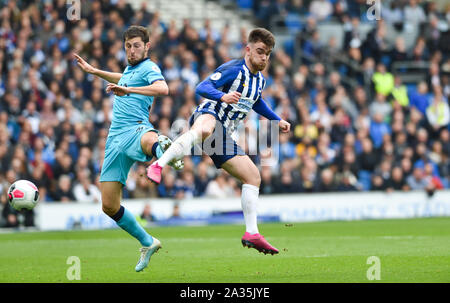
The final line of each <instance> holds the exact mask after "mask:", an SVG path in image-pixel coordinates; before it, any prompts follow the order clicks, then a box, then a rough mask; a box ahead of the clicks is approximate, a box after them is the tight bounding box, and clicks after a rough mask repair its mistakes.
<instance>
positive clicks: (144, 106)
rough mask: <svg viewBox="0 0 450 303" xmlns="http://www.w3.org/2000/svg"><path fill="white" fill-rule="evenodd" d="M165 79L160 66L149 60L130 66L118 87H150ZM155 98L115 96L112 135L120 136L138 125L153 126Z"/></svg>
mask: <svg viewBox="0 0 450 303" xmlns="http://www.w3.org/2000/svg"><path fill="white" fill-rule="evenodd" d="M158 80H164V77H163V75H162V73H161V70H160V69H159V67H158V65H156V64H155V63H154V62H152V61H151V60H150V59H149V58H147V59H145V60H143V61H141V62H140V63H138V64H136V65H134V66H131V65H128V66H127V67H126V68H125V70H124V72H123V74H122V77H121V78H120V80H119V83H118V85H120V86H127V87H140V86H148V85H151V84H152V83H153V82H155V81H158ZM153 99H154V97H150V96H144V95H141V94H128V95H124V96H121V97H120V96H115V97H114V104H113V118H112V122H111V127H110V129H109V134H110V135H115V134H120V133H122V132H124V131H126V129H127V128H129V127H132V126H135V125H136V123H141V124H143V125H151V124H150V122H149V112H150V108H151V106H152V104H153Z"/></svg>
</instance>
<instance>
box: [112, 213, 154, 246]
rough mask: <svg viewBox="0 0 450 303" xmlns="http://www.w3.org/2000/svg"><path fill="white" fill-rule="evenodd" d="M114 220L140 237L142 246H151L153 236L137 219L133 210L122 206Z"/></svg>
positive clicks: (134, 235) (127, 230)
mask: <svg viewBox="0 0 450 303" xmlns="http://www.w3.org/2000/svg"><path fill="white" fill-rule="evenodd" d="M112 218H113V220H115V221H116V222H117V225H119V226H120V227H121V228H122V229H123V230H125V231H126V232H127V233H129V234H130V235H132V236H133V237H135V238H136V239H138V241H139V242H141V244H142V246H150V245H152V243H153V238H152V236H150V235H149V234H148V233H147V232H146V231H145V229H143V228H142V226H141V225H139V223H138V222H137V221H136V218H135V217H134V216H133V214H132V213H131V212H129V211H128V210H127V209H125V208H124V207H123V206H120V209H119V211H118V212H117V214H115V215H114V216H113V217H112Z"/></svg>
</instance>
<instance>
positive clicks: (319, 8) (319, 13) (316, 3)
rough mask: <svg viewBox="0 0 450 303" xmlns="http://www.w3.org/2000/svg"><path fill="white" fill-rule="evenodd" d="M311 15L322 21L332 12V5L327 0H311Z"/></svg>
mask: <svg viewBox="0 0 450 303" xmlns="http://www.w3.org/2000/svg"><path fill="white" fill-rule="evenodd" d="M309 12H310V13H311V16H313V17H315V18H316V19H317V20H318V21H322V20H324V19H326V18H328V16H330V15H331V14H332V13H333V6H332V4H331V2H330V1H328V0H313V1H311V4H310V5H309Z"/></svg>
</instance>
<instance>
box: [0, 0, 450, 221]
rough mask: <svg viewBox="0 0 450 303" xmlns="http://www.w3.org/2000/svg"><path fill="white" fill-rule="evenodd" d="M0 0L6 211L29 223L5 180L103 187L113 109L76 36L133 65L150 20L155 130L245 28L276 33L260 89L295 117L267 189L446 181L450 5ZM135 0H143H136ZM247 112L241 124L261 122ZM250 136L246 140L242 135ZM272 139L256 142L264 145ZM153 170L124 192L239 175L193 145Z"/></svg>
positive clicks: (86, 198)
mask: <svg viewBox="0 0 450 303" xmlns="http://www.w3.org/2000/svg"><path fill="white" fill-rule="evenodd" d="M81 3H82V5H81V14H80V16H81V20H73V21H69V20H68V19H67V10H68V6H67V4H66V1H64V0H62V1H31V0H30V1H6V0H0V7H1V9H0V182H1V184H0V200H1V218H0V226H4V227H16V226H18V225H25V226H32V225H34V220H33V211H31V212H28V213H26V214H25V215H24V216H20V215H18V214H17V213H16V212H15V211H14V210H12V209H11V208H10V207H9V205H8V203H7V201H6V195H5V191H6V190H7V189H8V187H9V185H10V184H11V183H12V182H13V181H14V180H17V179H29V180H31V181H33V182H34V183H35V184H36V185H38V187H39V188H40V192H41V203H42V204H47V203H49V204H50V203H54V204H55V203H66V202H69V201H71V203H88V204H92V203H98V201H99V200H100V197H99V192H98V177H99V172H100V168H101V164H102V160H103V159H102V158H103V152H104V146H105V139H106V135H107V130H108V127H109V123H110V119H111V107H112V98H113V97H112V96H111V95H109V94H106V92H105V90H104V88H105V85H106V82H104V81H103V80H101V79H98V78H95V77H93V76H90V75H85V74H84V73H83V72H82V71H81V70H80V69H79V68H78V67H77V65H76V63H75V62H74V60H73V57H72V55H71V52H72V51H75V52H77V53H78V54H80V55H81V56H82V57H84V58H85V59H87V60H88V62H89V63H91V64H92V65H95V66H97V67H99V68H101V69H106V70H110V71H116V72H121V71H122V70H123V69H124V67H125V66H126V58H125V53H124V50H123V46H122V43H123V42H122V33H123V31H124V29H125V28H126V27H127V26H129V25H131V24H139V25H143V26H146V27H148V28H149V29H150V31H151V38H150V41H151V42H152V48H151V52H150V56H151V59H152V60H153V61H155V62H157V63H158V64H159V66H160V67H161V69H162V71H163V74H164V76H165V78H166V81H167V82H168V84H169V89H170V96H167V97H164V98H157V99H156V100H155V102H154V106H153V108H152V111H151V115H150V120H151V122H152V123H153V124H154V125H155V127H156V128H157V129H159V130H160V131H161V132H162V133H163V134H165V135H168V136H169V137H172V138H173V137H175V136H176V135H177V133H176V132H174V128H173V127H172V125H174V123H175V125H177V123H179V121H183V120H186V119H187V118H188V117H189V115H190V113H191V112H192V110H193V109H194V108H195V106H196V105H197V104H198V103H199V102H200V99H199V97H198V96H196V95H195V93H194V88H195V85H196V84H197V83H198V82H199V81H201V80H202V79H204V78H205V77H206V76H207V75H208V74H210V73H211V72H213V71H214V69H215V68H216V67H217V66H218V65H220V64H222V63H224V62H226V61H228V60H230V59H232V58H236V57H240V56H242V54H243V53H242V47H243V45H245V39H246V36H247V34H248V32H249V30H250V29H251V28H253V27H256V26H263V27H266V28H268V29H270V30H271V31H272V32H273V33H274V34H275V35H276V38H277V45H276V48H275V50H274V52H273V54H272V57H271V64H270V67H269V68H268V70H267V71H265V76H266V79H267V80H268V84H267V89H266V90H265V91H264V93H263V97H264V99H265V100H266V101H267V102H268V103H269V105H270V106H271V107H272V108H273V109H274V110H275V111H276V112H277V114H279V115H280V116H281V117H283V119H285V120H287V121H290V122H291V123H292V132H291V133H290V134H289V135H280V153H279V155H278V159H274V161H273V163H274V165H272V166H263V167H261V176H262V184H261V195H262V196H266V195H271V194H288V193H290V194H293V193H313V192H314V193H315V192H320V193H323V192H366V191H387V192H391V191H427V192H428V193H429V194H430V195H431V194H432V193H433V192H434V191H435V190H442V189H448V188H449V186H450V159H449V155H450V135H449V129H450V126H449V119H450V117H449V104H448V99H449V94H450V81H449V80H450V78H449V77H450V57H449V54H450V49H449V48H450V39H449V33H450V32H449V25H450V5H448V4H447V5H446V4H445V1H433V2H431V1H419V2H418V3H416V1H414V0H411V1H382V6H381V10H380V12H381V15H380V20H369V19H368V15H367V12H368V10H369V9H370V5H367V4H366V3H365V1H357V0H346V1H345V0H343V1H338V0H335V1H332V0H330V1H328V0H313V1H307V0H303V1H302V0H300V1H299V0H292V1H288V0H277V1H256V0H254V1H251V0H247V1H244V0H241V1H232V0H229V1H192V0H191V1H181V0H180V1H149V2H148V3H147V4H145V3H146V1H129V2H127V1H123V0H119V1H82V2H81ZM141 3H142V4H141ZM259 119H260V118H259V117H258V116H257V115H256V114H253V115H250V117H249V120H248V122H247V125H248V127H250V128H258V127H259V123H258V122H259ZM247 148H248V147H247ZM269 156H270V153H269V152H268V151H267V150H263V151H261V152H260V156H258V157H253V160H254V161H255V163H257V164H259V163H260V161H261V159H260V158H259V157H269ZM185 162H186V165H185V169H184V170H183V171H182V172H180V173H175V172H174V171H173V170H170V169H168V170H167V171H165V172H164V175H165V177H164V181H163V184H161V185H159V186H157V187H156V186H154V185H153V184H152V183H150V182H148V181H147V179H146V178H142V177H141V175H142V174H143V171H144V169H145V166H144V165H142V164H141V165H136V166H135V167H134V168H133V169H132V171H131V173H130V177H129V179H128V182H127V186H126V188H125V193H124V198H125V199H134V198H150V201H151V199H152V198H170V199H172V200H175V201H179V200H180V201H181V200H182V199H189V198H191V197H202V196H203V197H210V198H225V197H236V198H238V197H239V196H240V186H239V184H238V183H236V181H235V180H234V179H232V178H230V177H229V176H227V175H226V174H224V173H222V172H220V171H216V170H215V168H214V167H213V165H212V162H211V161H210V160H209V159H208V158H207V157H192V158H190V157H186V158H185Z"/></svg>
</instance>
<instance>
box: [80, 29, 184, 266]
mask: <svg viewBox="0 0 450 303" xmlns="http://www.w3.org/2000/svg"><path fill="white" fill-rule="evenodd" d="M124 43H125V50H126V54H127V59H128V66H127V67H126V68H125V70H124V72H123V74H120V73H111V72H106V71H102V70H99V69H96V68H94V67H92V66H91V65H89V64H88V63H87V62H86V61H85V60H83V59H82V58H81V57H80V56H78V55H77V54H74V56H75V57H76V59H77V63H78V65H79V66H80V67H81V68H82V69H83V70H84V71H85V72H88V73H90V74H93V75H96V76H99V77H101V78H103V79H105V80H107V81H109V82H110V83H108V85H107V87H106V91H107V92H112V93H113V94H114V95H115V98H114V105H113V118H112V122H111V126H110V129H109V133H108V138H107V140H106V148H105V158H104V162H103V165H102V170H101V175H100V182H101V183H100V190H101V194H102V209H103V211H104V212H105V213H106V214H107V215H108V216H110V217H111V218H112V219H113V220H115V221H116V222H117V225H119V226H120V227H121V228H122V229H123V230H125V231H126V232H128V233H129V234H130V235H132V236H133V237H135V238H136V239H137V240H139V242H140V243H141V244H142V248H141V249H140V253H141V255H140V258H139V261H138V263H137V265H136V268H135V270H136V271H142V270H143V269H144V268H145V267H147V265H148V263H149V261H150V257H151V256H152V255H153V254H154V253H155V252H156V251H158V249H160V248H161V242H160V241H159V240H158V239H156V238H155V237H152V236H151V235H149V234H148V233H147V232H146V231H145V230H144V229H143V228H142V227H141V226H140V225H139V223H138V222H137V221H136V219H135V217H134V216H133V215H132V214H131V212H129V211H128V210H127V209H125V208H124V207H123V206H122V205H120V200H121V197H122V188H123V186H124V185H125V184H126V180H127V176H128V173H129V171H130V168H131V166H132V165H133V164H134V163H135V162H136V161H141V162H146V161H150V160H151V159H152V157H153V156H156V157H157V158H159V157H161V155H162V154H163V152H164V151H165V150H166V149H167V148H168V147H169V146H170V144H171V141H170V139H169V138H167V137H165V136H162V135H160V136H158V131H157V130H156V129H154V128H153V125H152V124H151V123H150V122H149V119H148V118H149V111H150V108H151V106H152V103H153V99H154V97H155V96H162V95H167V94H168V93H169V89H168V86H167V83H166V82H165V80H164V77H163V76H162V74H161V71H160V69H159V68H158V66H157V65H156V64H155V63H154V62H152V61H151V60H150V59H149V58H148V56H147V54H148V51H149V48H150V42H149V34H148V31H147V30H146V29H145V28H144V27H142V26H131V27H129V28H128V29H127V31H126V32H125V33H124ZM169 165H170V164H169ZM171 166H172V167H174V168H175V169H181V168H182V167H183V163H182V161H176V162H172V163H171Z"/></svg>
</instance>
